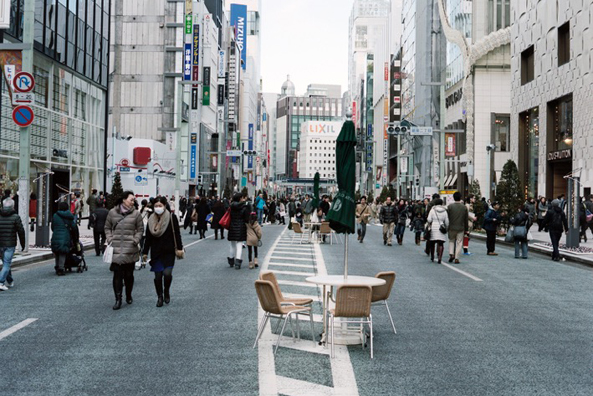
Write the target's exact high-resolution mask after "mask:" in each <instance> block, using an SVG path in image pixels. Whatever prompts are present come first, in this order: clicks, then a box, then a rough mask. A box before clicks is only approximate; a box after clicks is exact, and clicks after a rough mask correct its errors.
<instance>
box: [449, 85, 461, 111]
mask: <svg viewBox="0 0 593 396" xmlns="http://www.w3.org/2000/svg"><path fill="white" fill-rule="evenodd" d="M462 97H463V88H459V89H458V90H457V91H455V92H453V93H452V94H451V95H449V96H447V98H446V99H445V107H446V108H449V107H451V106H453V105H454V104H457V102H459V101H460V100H461V98H462Z"/></svg>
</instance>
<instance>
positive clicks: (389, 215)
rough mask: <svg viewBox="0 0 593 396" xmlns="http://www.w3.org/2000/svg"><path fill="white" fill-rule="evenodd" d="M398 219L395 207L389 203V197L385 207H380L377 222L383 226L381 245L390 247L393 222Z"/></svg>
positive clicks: (393, 227)
mask: <svg viewBox="0 0 593 396" xmlns="http://www.w3.org/2000/svg"><path fill="white" fill-rule="evenodd" d="M397 218H398V212H397V209H396V207H395V206H394V205H393V204H392V202H391V197H387V199H386V200H385V205H383V206H382V207H381V213H380V214H379V220H380V221H381V224H383V245H387V246H391V238H392V237H393V230H394V229H395V221H396V220H397Z"/></svg>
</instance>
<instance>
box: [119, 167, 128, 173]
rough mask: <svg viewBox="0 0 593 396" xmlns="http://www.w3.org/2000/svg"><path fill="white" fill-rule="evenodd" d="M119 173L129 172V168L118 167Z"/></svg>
mask: <svg viewBox="0 0 593 396" xmlns="http://www.w3.org/2000/svg"><path fill="white" fill-rule="evenodd" d="M119 171H120V172H129V171H130V167H129V166H120V167H119Z"/></svg>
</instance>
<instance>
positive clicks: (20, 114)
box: [12, 106, 35, 127]
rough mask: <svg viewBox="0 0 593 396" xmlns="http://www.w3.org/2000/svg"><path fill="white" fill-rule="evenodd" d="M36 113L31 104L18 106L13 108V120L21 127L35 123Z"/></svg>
mask: <svg viewBox="0 0 593 396" xmlns="http://www.w3.org/2000/svg"><path fill="white" fill-rule="evenodd" d="M34 118H35V114H33V110H32V109H31V108H30V107H29V106H17V107H15V108H14V110H12V120H13V121H14V123H15V124H17V125H18V126H20V127H26V126H29V125H31V124H32V123H33V119H34Z"/></svg>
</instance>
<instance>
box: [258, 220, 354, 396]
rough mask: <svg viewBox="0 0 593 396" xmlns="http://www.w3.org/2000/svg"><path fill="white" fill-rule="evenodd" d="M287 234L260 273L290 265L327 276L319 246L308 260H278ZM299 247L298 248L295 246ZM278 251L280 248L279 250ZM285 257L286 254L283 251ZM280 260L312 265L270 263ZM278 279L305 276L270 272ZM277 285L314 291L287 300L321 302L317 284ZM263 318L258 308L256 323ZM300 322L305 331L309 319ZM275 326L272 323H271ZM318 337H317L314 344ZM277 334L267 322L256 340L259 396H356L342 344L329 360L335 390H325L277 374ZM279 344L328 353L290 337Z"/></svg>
mask: <svg viewBox="0 0 593 396" xmlns="http://www.w3.org/2000/svg"><path fill="white" fill-rule="evenodd" d="M285 234H286V230H285V231H283V232H282V234H281V235H280V237H279V238H278V239H277V240H276V242H275V243H274V244H273V245H272V247H271V248H270V250H269V251H268V253H267V255H266V257H265V258H264V260H263V262H262V264H261V270H262V271H266V270H269V267H270V266H276V265H277V266H287V267H290V266H293V267H302V268H310V269H313V270H315V269H316V268H317V272H318V273H319V274H320V275H327V269H326V267H325V261H324V260H323V256H322V254H321V249H320V247H319V245H314V246H313V251H312V252H311V254H312V256H313V257H312V258H311V259H299V258H293V257H290V258H289V257H277V256H276V255H275V254H274V252H275V249H276V248H278V247H279V244H280V243H281V241H282V239H283V236H284V235H285ZM296 246H298V245H296ZM303 247H306V248H311V245H308V246H303ZM280 249H281V248H280ZM286 254H287V255H288V254H289V253H288V252H286ZM277 258H279V259H281V260H291V261H293V260H295V261H309V262H311V264H312V265H304V263H303V265H300V264H293V263H285V264H283V263H275V262H271V261H272V260H274V259H277ZM273 272H275V273H276V274H277V275H278V276H279V277H281V276H282V275H283V274H285V275H289V274H298V275H303V274H305V273H304V272H303V273H300V272H295V271H273ZM278 283H279V284H281V285H292V286H301V287H308V288H313V289H315V290H316V291H317V293H315V295H308V294H301V293H284V295H285V296H286V297H291V298H312V299H313V300H314V301H315V302H318V303H319V302H320V301H321V297H320V292H319V290H320V288H319V286H317V285H314V284H311V283H307V282H295V281H286V280H283V279H278ZM262 317H263V311H262V309H261V308H258V323H259V322H260V321H261V319H262ZM299 319H300V320H301V328H302V329H307V328H308V326H307V323H306V322H308V321H309V318H308V317H306V316H303V315H301V316H300V317H299ZM313 321H314V322H315V323H317V326H319V324H320V323H323V315H319V314H314V315H313ZM274 323H275V322H274ZM318 337H319V335H317V334H316V338H317V341H319V339H318ZM276 340H277V335H274V334H272V332H271V323H270V322H268V324H267V325H266V328H265V329H264V332H263V334H262V336H261V338H260V340H259V343H258V353H259V355H258V361H259V368H258V371H259V393H260V395H263V396H271V395H274V396H276V395H278V394H284V395H289V396H312V395H321V396H358V386H357V384H356V378H355V376H354V369H353V368H352V363H351V362H350V355H349V353H348V348H347V347H346V346H342V345H336V349H335V352H336V354H335V358H334V359H330V364H331V371H332V380H333V384H334V387H328V386H324V385H319V384H315V383H310V382H307V381H302V380H297V379H294V378H288V377H284V376H280V375H276V364H275V357H274V346H275V344H276ZM280 345H281V347H283V348H290V349H297V350H300V351H304V352H308V353H314V354H318V355H325V356H328V355H329V353H330V349H329V348H325V347H321V346H319V345H318V344H317V343H313V342H312V340H310V339H305V338H303V339H301V340H299V341H296V342H294V340H293V339H292V337H284V336H283V337H281V341H280ZM278 354H279V355H281V354H282V351H278Z"/></svg>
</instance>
